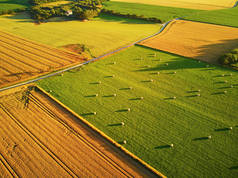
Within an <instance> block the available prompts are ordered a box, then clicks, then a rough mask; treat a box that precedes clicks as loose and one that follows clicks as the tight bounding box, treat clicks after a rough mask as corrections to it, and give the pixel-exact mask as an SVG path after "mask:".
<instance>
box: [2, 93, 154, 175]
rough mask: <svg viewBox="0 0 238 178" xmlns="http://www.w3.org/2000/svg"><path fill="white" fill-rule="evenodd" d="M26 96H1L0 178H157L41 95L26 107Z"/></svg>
mask: <svg viewBox="0 0 238 178" xmlns="http://www.w3.org/2000/svg"><path fill="white" fill-rule="evenodd" d="M22 92H23V89H19V91H14V92H12V93H9V92H8V93H7V94H6V95H1V96H0V124H1V127H0V139H1V144H0V152H1V155H0V175H8V174H9V175H11V174H13V175H17V176H20V177H26V176H27V177H35V176H39V177H58V176H62V177H69V176H73V177H78V176H82V177H95V176H97V177H132V176H135V177H138V176H139V177H140V176H149V177H151V176H152V177H153V176H155V175H154V174H153V173H152V172H150V171H149V170H147V169H146V168H144V167H143V166H142V165H140V164H138V163H137V162H135V161H134V160H132V158H130V157H129V156H127V155H126V154H125V153H124V152H121V151H120V150H119V149H117V148H116V147H114V146H113V145H112V144H111V143H109V142H108V141H107V140H106V139H105V138H103V137H102V136H100V135H98V134H97V133H96V132H95V131H93V130H91V129H89V127H88V126H86V125H85V124H83V123H82V122H80V121H79V120H78V118H76V117H75V116H74V115H73V114H72V113H70V112H69V111H67V110H66V109H64V108H62V107H61V106H59V105H58V104H57V103H56V102H55V101H53V100H51V99H49V98H48V97H47V96H46V95H44V94H43V93H41V92H33V91H32V94H30V95H29V99H30V101H29V104H28V106H27V107H26V105H25V106H24V103H23V102H21V101H20V100H21V97H22ZM29 160H31V161H29Z"/></svg>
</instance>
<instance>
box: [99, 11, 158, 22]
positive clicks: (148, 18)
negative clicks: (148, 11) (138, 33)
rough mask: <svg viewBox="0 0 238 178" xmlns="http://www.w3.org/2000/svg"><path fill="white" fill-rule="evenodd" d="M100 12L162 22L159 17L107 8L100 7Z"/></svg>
mask: <svg viewBox="0 0 238 178" xmlns="http://www.w3.org/2000/svg"><path fill="white" fill-rule="evenodd" d="M102 12H104V13H106V14H110V15H115V16H119V17H126V18H131V19H140V20H146V21H149V22H155V23H162V21H161V20H160V19H158V18H155V17H145V16H144V15H136V14H122V13H120V12H115V11H114V10H107V9H102Z"/></svg>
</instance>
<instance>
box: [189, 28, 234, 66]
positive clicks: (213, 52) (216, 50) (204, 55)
mask: <svg viewBox="0 0 238 178" xmlns="http://www.w3.org/2000/svg"><path fill="white" fill-rule="evenodd" d="M236 32H237V34H238V30H237V29H236ZM235 37H236V36H235V34H234V38H235ZM237 46H238V39H230V40H220V42H219V43H215V44H208V45H203V46H201V47H199V48H197V50H198V55H197V56H195V57H194V58H195V59H200V60H203V61H206V62H208V63H213V64H218V61H217V60H218V58H219V57H220V56H222V55H223V54H225V53H228V52H231V50H233V49H235V48H237Z"/></svg>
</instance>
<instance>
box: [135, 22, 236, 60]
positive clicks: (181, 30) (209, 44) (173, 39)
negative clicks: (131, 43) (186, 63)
mask: <svg viewBox="0 0 238 178" xmlns="http://www.w3.org/2000/svg"><path fill="white" fill-rule="evenodd" d="M237 36H238V28H232V27H226V26H219V25H211V24H205V23H199V22H191V21H184V20H175V21H172V22H171V23H170V24H169V25H168V26H167V27H166V28H165V30H164V31H163V32H162V33H161V34H159V35H157V36H155V37H152V38H150V39H147V40H145V41H142V42H141V43H139V44H140V45H144V46H147V47H150V48H155V49H159V50H162V51H166V52H170V53H174V54H178V55H181V56H186V57H191V58H195V59H199V60H203V61H206V62H211V63H217V59H218V58H219V57H220V56H221V55H223V54H224V53H226V52H229V51H230V50H232V49H234V48H235V47H237V46H238V39H237Z"/></svg>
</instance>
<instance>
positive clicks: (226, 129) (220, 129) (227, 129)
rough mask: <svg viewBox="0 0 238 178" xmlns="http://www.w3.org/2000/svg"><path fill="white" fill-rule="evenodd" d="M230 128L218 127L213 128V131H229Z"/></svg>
mask: <svg viewBox="0 0 238 178" xmlns="http://www.w3.org/2000/svg"><path fill="white" fill-rule="evenodd" d="M229 130H231V129H230V128H219V129H215V130H214V131H215V132H224V131H229Z"/></svg>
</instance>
